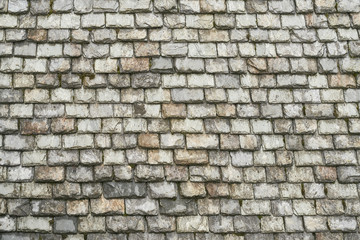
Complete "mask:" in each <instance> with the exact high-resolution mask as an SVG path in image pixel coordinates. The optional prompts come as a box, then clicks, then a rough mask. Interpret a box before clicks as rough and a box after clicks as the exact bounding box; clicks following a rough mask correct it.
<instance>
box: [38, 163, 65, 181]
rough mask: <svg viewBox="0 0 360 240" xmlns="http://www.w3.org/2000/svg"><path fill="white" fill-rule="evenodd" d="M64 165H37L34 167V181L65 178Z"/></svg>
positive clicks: (61, 179) (62, 179)
mask: <svg viewBox="0 0 360 240" xmlns="http://www.w3.org/2000/svg"><path fill="white" fill-rule="evenodd" d="M64 173H65V169H64V167H48V166H39V167H36V168H35V181H36V182H61V181H64V178H65V174H64Z"/></svg>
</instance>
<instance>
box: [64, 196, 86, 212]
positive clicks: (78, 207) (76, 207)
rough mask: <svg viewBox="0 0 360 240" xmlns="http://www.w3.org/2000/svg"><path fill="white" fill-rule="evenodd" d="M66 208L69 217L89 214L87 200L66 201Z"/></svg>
mask: <svg viewBox="0 0 360 240" xmlns="http://www.w3.org/2000/svg"><path fill="white" fill-rule="evenodd" d="M66 207H67V214H69V215H87V214H88V213H89V201H88V200H87V199H84V200H73V201H68V202H67V204H66Z"/></svg>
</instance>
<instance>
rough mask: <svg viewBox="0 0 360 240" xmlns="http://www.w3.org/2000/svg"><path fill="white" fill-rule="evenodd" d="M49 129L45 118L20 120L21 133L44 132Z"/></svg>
mask: <svg viewBox="0 0 360 240" xmlns="http://www.w3.org/2000/svg"><path fill="white" fill-rule="evenodd" d="M48 130H49V123H48V120H47V119H31V120H28V119H26V120H21V134H26V135H30V134H44V133H46V132H47V131H48Z"/></svg>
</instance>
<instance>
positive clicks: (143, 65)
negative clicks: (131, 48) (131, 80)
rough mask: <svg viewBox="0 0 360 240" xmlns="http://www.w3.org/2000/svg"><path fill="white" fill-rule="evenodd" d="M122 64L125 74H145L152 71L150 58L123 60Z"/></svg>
mask: <svg viewBox="0 0 360 240" xmlns="http://www.w3.org/2000/svg"><path fill="white" fill-rule="evenodd" d="M120 62H121V67H122V70H123V71H124V72H145V71H149V69H150V62H149V58H122V59H121V60H120Z"/></svg>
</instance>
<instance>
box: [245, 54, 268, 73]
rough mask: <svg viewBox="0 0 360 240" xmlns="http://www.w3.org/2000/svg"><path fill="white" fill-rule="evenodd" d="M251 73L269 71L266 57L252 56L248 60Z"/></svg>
mask: <svg viewBox="0 0 360 240" xmlns="http://www.w3.org/2000/svg"><path fill="white" fill-rule="evenodd" d="M247 64H248V70H249V72H250V73H255V74H258V73H265V72H266V71H267V65H266V60H265V59H264V58H250V59H249V60H247Z"/></svg>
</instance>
